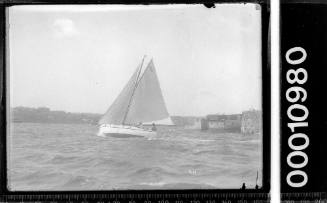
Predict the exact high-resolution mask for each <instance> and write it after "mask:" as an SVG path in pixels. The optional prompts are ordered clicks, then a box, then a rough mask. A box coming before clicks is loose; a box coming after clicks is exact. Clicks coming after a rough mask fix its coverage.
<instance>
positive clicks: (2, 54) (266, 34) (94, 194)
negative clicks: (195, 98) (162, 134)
mask: <svg viewBox="0 0 327 203" xmlns="http://www.w3.org/2000/svg"><path fill="white" fill-rule="evenodd" d="M171 3H174V4H205V6H207V7H208V9H214V8H210V7H212V6H213V4H221V3H256V4H259V5H260V6H261V42H262V43H261V44H262V47H261V50H262V56H261V57H262V60H261V61H262V117H263V128H262V130H263V132H262V135H263V142H262V144H263V145H262V155H263V156H262V164H263V165H262V166H263V167H262V174H263V175H262V187H261V188H259V189H257V190H255V189H246V190H240V189H205V190H203V189H192V190H114V191H105V190H101V191H84V190H83V191H9V190H8V188H7V185H8V182H7V180H8V179H7V140H6V136H7V133H8V132H7V122H8V121H7V112H6V109H7V97H6V95H7V94H8V92H7V91H9V90H8V89H7V86H6V85H7V78H6V77H7V71H6V65H7V62H6V45H7V37H8V36H6V32H7V31H6V20H7V16H6V8H7V7H10V6H14V5H54V4H61V5H68V4H86V5H87V4H100V5H107V4H145V5H151V4H171ZM269 3H270V2H269V0H243V1H238V0H216V1H197V0H190V1H186V0H174V1H172V0H171V1H167V0H134V1H122V0H111V1H105V0H7V1H6V0H5V2H2V3H0V50H1V51H0V64H1V65H0V81H1V82H0V84H1V88H0V91H1V92H0V96H1V105H0V110H1V113H0V126H1V127H0V130H1V133H0V202H1V201H17V200H24V201H50V200H61V201H73V200H77V201H79V200H84V201H95V200H97V201H109V200H119V201H120V202H124V200H126V202H129V201H128V200H133V199H134V200H135V202H137V203H138V201H137V200H139V199H144V200H146V199H149V200H150V199H157V200H158V199H166V200H170V199H172V200H177V199H180V200H196V199H201V200H216V201H217V200H224V199H225V200H240V199H242V200H263V201H268V199H269V191H270V165H271V163H270V149H271V147H270V139H271V124H270V123H271V122H270V121H271V120H270V114H271V113H270V112H271V102H270V95H271V86H270V79H271V72H270V51H269V49H270V4H269ZM240 187H241V186H240ZM174 202H175V201H174ZM201 202H202V201H201ZM204 202H205V201H204ZM117 203H118V202H117Z"/></svg>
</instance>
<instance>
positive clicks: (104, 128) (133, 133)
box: [98, 124, 157, 138]
mask: <svg viewBox="0 0 327 203" xmlns="http://www.w3.org/2000/svg"><path fill="white" fill-rule="evenodd" d="M156 134H157V133H156V132H155V131H152V130H146V129H143V128H138V127H134V126H127V125H108V124H105V125H101V126H100V128H99V132H98V136H103V137H105V136H111V137H117V138H128V137H152V136H155V135H156Z"/></svg>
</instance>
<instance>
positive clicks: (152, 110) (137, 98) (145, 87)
mask: <svg viewBox="0 0 327 203" xmlns="http://www.w3.org/2000/svg"><path fill="white" fill-rule="evenodd" d="M143 61H144V59H143ZM143 61H142V64H141V65H140V66H139V67H138V68H137V69H136V71H135V73H134V74H133V75H132V77H131V79H130V80H129V81H128V83H127V84H126V86H125V87H124V89H123V91H122V92H121V93H120V94H119V96H118V97H117V98H116V100H115V101H114V103H113V104H112V105H111V106H110V108H109V109H108V111H107V112H106V113H105V115H104V116H103V117H102V118H101V120H100V121H99V124H118V125H121V124H123V125H124V124H127V125H132V124H137V123H139V122H142V123H143V122H151V121H157V120H162V119H167V118H168V119H170V117H169V113H168V111H167V108H166V105H165V102H164V98H163V95H162V92H161V89H160V85H159V80H158V77H157V74H156V70H155V67H154V64H153V61H152V60H151V61H150V62H149V63H148V64H147V66H146V68H145V69H144V71H142V67H143Z"/></svg>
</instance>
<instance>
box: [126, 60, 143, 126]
mask: <svg viewBox="0 0 327 203" xmlns="http://www.w3.org/2000/svg"><path fill="white" fill-rule="evenodd" d="M144 59H145V55H144V56H143V59H142V63H141V67H140V69H139V72H138V73H137V77H136V81H135V85H134V89H133V92H132V95H131V98H130V99H129V102H128V106H127V109H126V113H125V115H124V119H123V122H122V124H123V125H124V124H125V121H126V118H127V114H128V112H129V108H130V106H131V104H132V100H133V96H134V93H135V90H136V88H137V85H138V82H139V81H140V80H139V77H140V74H141V72H142V67H143V63H144Z"/></svg>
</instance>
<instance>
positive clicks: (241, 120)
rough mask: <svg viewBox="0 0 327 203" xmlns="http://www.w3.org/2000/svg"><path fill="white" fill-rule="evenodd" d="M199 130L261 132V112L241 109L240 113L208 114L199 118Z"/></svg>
mask: <svg viewBox="0 0 327 203" xmlns="http://www.w3.org/2000/svg"><path fill="white" fill-rule="evenodd" d="M200 126H201V130H208V129H217V130H224V131H233V132H241V133H243V134H254V133H259V132H261V129H262V112H261V111H259V110H248V111H243V112H242V113H241V114H229V115H225V114H210V115H207V116H206V117H205V118H202V119H201V124H200Z"/></svg>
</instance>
